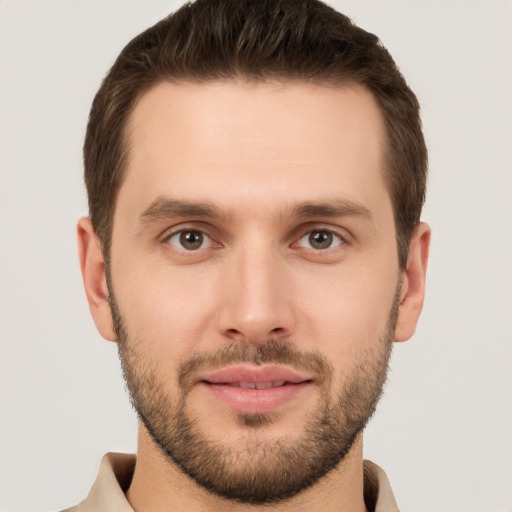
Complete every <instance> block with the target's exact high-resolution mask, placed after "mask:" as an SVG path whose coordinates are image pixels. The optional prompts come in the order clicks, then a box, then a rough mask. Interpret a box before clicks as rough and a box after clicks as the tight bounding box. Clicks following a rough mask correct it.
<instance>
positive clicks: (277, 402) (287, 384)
mask: <svg viewBox="0 0 512 512" xmlns="http://www.w3.org/2000/svg"><path fill="white" fill-rule="evenodd" d="M197 383H198V385H200V386H201V387H203V388H206V390H207V391H208V392H209V393H210V394H211V395H213V397H214V398H215V399H217V400H220V401H221V402H223V403H224V404H225V405H227V406H228V407H229V408H230V409H232V410H233V411H234V412H238V413H245V414H261V413H265V412H271V411H275V410H277V409H279V408H281V407H283V406H285V405H286V404H288V403H290V402H293V401H294V400H295V399H296V398H297V396H298V395H299V394H301V393H302V392H304V391H305V390H306V389H307V388H309V387H310V386H311V385H312V383H313V381H312V379H311V378H310V376H309V375H301V374H299V373H297V372H295V371H293V370H291V369H290V368H286V367H282V366H264V367H254V366H246V365H241V366H236V367H229V368H223V369H221V370H219V371H216V372H213V373H209V374H204V375H200V376H199V378H198V381H197Z"/></svg>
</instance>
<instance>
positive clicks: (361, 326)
mask: <svg viewBox="0 0 512 512" xmlns="http://www.w3.org/2000/svg"><path fill="white" fill-rule="evenodd" d="M391 275H393V274H392V273H391ZM379 279H380V281H378V280H377V277H376V276H374V275H372V274H371V273H364V274H362V273H358V272H352V273H349V272H345V273H342V272H339V273H334V272H333V273H332V275H331V276H330V277H329V279H325V280H323V283H324V286H323V287H321V288H319V287H318V286H317V287H314V288H313V287H310V289H309V292H306V291H305V289H304V290H303V292H302V293H300V292H299V294H298V296H302V306H301V307H302V309H303V311H304V312H305V313H306V314H305V317H304V319H303V327H304V329H305V331H309V333H306V335H305V336H304V338H305V340H307V339H316V340H317V349H318V350H321V351H323V352H324V353H325V354H326V355H327V356H328V357H329V358H331V360H332V361H333V362H337V361H352V360H355V359H356V357H357V354H358V353H359V352H360V351H361V350H365V349H366V348H371V347H372V346H373V345H374V344H376V343H378V342H379V340H380V339H381V338H382V337H383V336H384V335H385V334H387V327H388V321H389V315H390V312H391V309H392V306H393V301H394V297H395V292H396V278H393V279H391V278H387V279H384V280H383V279H382V276H381V275H380V276H379ZM311 284H312V285H313V283H311ZM316 284H318V282H317V283H316ZM337 364H338V365H339V363H337ZM335 366H336V364H335Z"/></svg>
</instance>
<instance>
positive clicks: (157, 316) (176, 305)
mask: <svg viewBox="0 0 512 512" xmlns="http://www.w3.org/2000/svg"><path fill="white" fill-rule="evenodd" d="M128 267H130V265H128V261H125V262H124V263H123V265H122V266H121V265H120V266H119V268H118V270H119V272H118V274H117V275H118V276H122V278H119V279H117V281H115V282H114V290H115V293H116V297H117V300H118V304H119V308H120V311H121V313H122V315H123V318H124V321H125V324H126V327H127V330H128V332H129V333H130V334H131V335H132V336H133V337H134V338H136V339H137V340H138V342H139V343H140V344H141V346H144V347H145V350H147V351H149V352H150V353H153V354H155V355H158V356H159V357H164V358H167V359H168V360H170V361H174V360H176V359H182V358H183V357H186V356H187V355H189V354H190V353H192V352H193V351H194V349H196V348H197V346H198V345H200V344H201V343H203V342H204V339H205V338H207V336H208V332H210V333H211V328H212V326H211V323H212V322H213V319H214V315H215V313H214V312H215V304H214V300H213V297H215V293H214V290H213V288H214V285H213V283H212V279H210V280H208V279H205V276H202V275H200V274H201V273H197V272H196V273H195V274H194V273H190V272H187V271H186V270H185V271H184V270H180V269H175V268H172V267H169V266H165V265H161V264H160V265H158V264H156V265H148V266H147V267H142V266H139V267H138V268H137V267H136V266H135V265H133V266H131V268H128ZM134 267H135V268H134ZM128 276H129V278H128Z"/></svg>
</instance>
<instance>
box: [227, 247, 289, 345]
mask: <svg viewBox="0 0 512 512" xmlns="http://www.w3.org/2000/svg"><path fill="white" fill-rule="evenodd" d="M286 267H287V265H286V262H285V261H283V258H282V257H281V256H280V255H279V254H277V253H276V252H272V251H271V250H270V249H269V248H268V247H262V248H260V250H256V249H254V247H253V248H252V250H247V251H243V250H240V251H238V252H237V253H235V254H233V255H232V258H230V259H229V261H228V262H226V268H225V272H224V274H223V281H224V282H223V284H222V292H221V294H222V297H221V301H220V308H219V310H218V317H217V318H218V328H219V331H220V333H221V334H222V335H223V336H224V337H226V338H228V339H231V340H233V341H244V342H247V343H251V344H260V343H265V342H267V341H268V340H269V339H285V338H288V337H290V336H291V335H292V333H293V330H294V328H295V320H296V319H295V311H294V307H293V296H292V288H293V286H292V282H291V278H290V277H291V276H290V272H289V269H287V268H286Z"/></svg>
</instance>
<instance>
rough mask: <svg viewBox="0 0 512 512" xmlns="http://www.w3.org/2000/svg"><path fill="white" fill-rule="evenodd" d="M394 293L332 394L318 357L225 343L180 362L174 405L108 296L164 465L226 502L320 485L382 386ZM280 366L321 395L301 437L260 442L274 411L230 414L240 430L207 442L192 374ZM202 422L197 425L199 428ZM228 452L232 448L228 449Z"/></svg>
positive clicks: (327, 368) (130, 377)
mask: <svg viewBox="0 0 512 512" xmlns="http://www.w3.org/2000/svg"><path fill="white" fill-rule="evenodd" d="M398 297H399V290H397V293H396V296H395V300H394V304H393V307H392V310H391V313H390V315H389V319H388V325H387V329H386V332H385V333H384V334H383V335H382V336H381V337H380V338H379V339H376V340H375V343H374V344H373V345H372V348H371V349H368V350H366V351H364V352H363V351H362V352H361V353H360V357H359V359H358V363H357V364H356V366H355V367H353V368H350V373H349V374H347V375H346V378H345V381H344V383H343V384H342V385H339V386H338V388H339V389H337V390H336V392H335V393H333V389H332V387H333V367H332V365H331V364H330V363H329V361H328V359H327V358H326V357H325V356H323V355H322V354H321V353H320V352H317V351H313V352H300V351H299V350H297V348H296V347H295V346H294V345H293V344H291V343H290V342H287V341H282V340H277V339H269V340H268V341H267V342H266V343H264V344H259V345H253V344H248V343H243V342H236V343H231V344H229V345H227V346H225V347H223V348H221V349H219V350H217V351H215V352H213V353H207V354H197V355H193V356H191V357H189V358H188V359H185V360H184V361H183V362H182V364H181V365H180V367H179V371H178V383H179V385H178V390H179V394H178V398H173V397H171V396H170V394H169V393H168V392H167V391H166V389H165V385H164V384H165V380H164V378H159V373H158V364H157V362H156V361H155V360H152V359H151V358H150V357H148V355H146V354H144V353H143V352H142V351H141V349H140V344H139V343H138V342H137V339H136V338H135V337H132V336H131V335H130V334H129V333H128V332H127V330H126V327H125V322H124V321H123V318H122V316H121V314H120V311H119V308H118V305H117V302H116V300H115V297H114V295H113V293H112V292H111V294H110V298H109V301H110V306H111V310H112V316H113V322H114V328H115V331H116V334H117V341H118V349H119V355H120V359H121V366H122V369H123V375H124V379H125V381H126V385H127V388H128V391H129V393H130V398H131V402H132V405H133V407H134V409H135V410H136V412H137V414H138V417H139V419H140V421H141V422H142V423H143V424H144V426H145V427H146V429H147V431H148V433H149V434H150V436H151V438H152V439H153V441H154V442H155V444H156V445H157V446H158V447H159V448H160V450H161V452H162V453H163V454H164V456H165V457H166V458H167V460H168V461H169V462H171V463H172V464H174V465H175V466H177V467H178V468H180V469H181V470H182V471H183V472H184V473H185V474H186V475H188V476H189V477H190V478H192V479H193V480H194V481H195V482H196V483H197V484H199V485H200V486H201V487H203V488H204V489H206V490H207V491H209V492H211V493H214V494H215V495H217V496H220V497H223V498H226V499H228V500H235V501H238V502H240V503H250V504H270V503H277V502H280V501H282V500H286V499H288V498H291V497H293V496H295V495H296V494H298V493H299V492H301V491H303V490H305V489H307V488H308V487H310V486H312V485H314V484H315V483H317V482H318V481H319V480H320V479H321V478H322V477H323V476H325V475H326V474H327V473H329V472H330V471H331V470H333V469H334V468H336V467H337V466H338V465H339V464H340V463H341V462H342V461H343V460H344V459H345V458H346V456H347V454H349V452H350V449H351V447H352V445H353V443H354V441H355V440H356V438H357V437H358V435H359V434H360V433H361V432H362V431H363V429H364V428H365V426H366V424H367V423H368V421H369V419H370V418H371V416H372V415H373V413H374V411H375V408H376V405H377V403H378V401H379V399H380V397H381V395H382V390H383V387H384V383H385V381H386V376H387V370H388V364H389V359H390V355H391V348H392V335H393V332H394V328H395V325H396V319H397V315H398V305H399V304H398ZM244 363H245V364H253V365H262V364H277V365H289V366H291V367H292V368H294V369H297V370H306V371H308V372H310V373H311V374H313V375H314V376H315V379H314V380H315V383H316V384H317V385H318V389H319V392H320V398H319V400H318V401H317V405H316V407H315V408H314V410H312V411H311V413H310V414H309V416H308V418H307V419H306V421H305V423H304V425H301V426H300V427H301V428H299V429H298V435H297V436H296V437H293V438H291V436H289V435H287V436H282V437H277V438H275V437H274V438H270V437H269V438H266V439H263V440H262V439H261V438H259V436H258V435H256V434H257V433H258V432H261V431H264V429H265V427H267V426H270V425H271V424H272V423H273V422H274V421H275V419H276V418H275V415H274V414H273V413H259V414H242V413H239V414H237V415H236V419H237V422H238V424H239V425H240V426H241V431H242V433H241V434H240V435H239V437H238V438H237V439H236V443H233V438H232V437H231V436H228V435H227V436H226V437H227V438H228V437H229V439H230V442H231V445H230V446H224V445H223V444H222V442H219V441H215V440H213V439H212V438H211V437H209V436H208V433H207V426H206V425H201V424H199V422H198V421H197V419H195V418H194V417H193V415H192V414H191V412H190V410H189V409H190V404H189V402H190V401H189V394H190V391H191V388H192V387H193V382H194V376H195V375H196V374H197V372H199V371H202V370H208V371H211V370H215V369H219V368H222V367H225V366H228V365H231V364H244ZM203 423H204V422H203ZM234 446H235V447H234Z"/></svg>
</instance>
